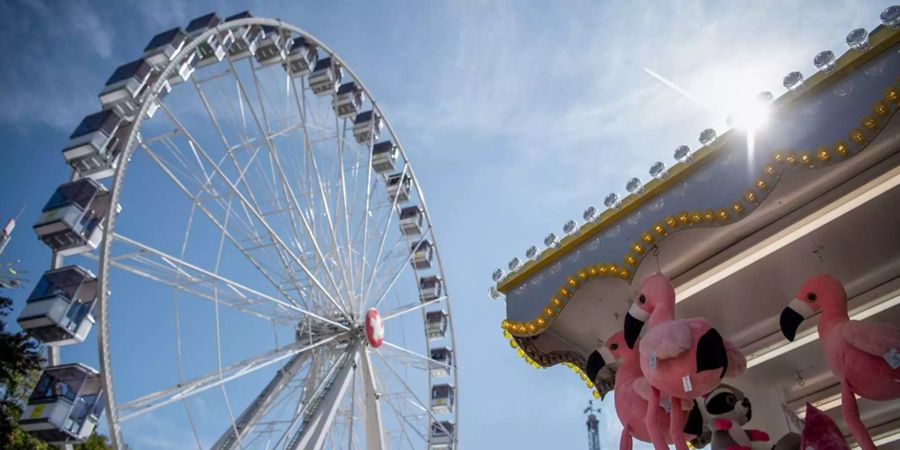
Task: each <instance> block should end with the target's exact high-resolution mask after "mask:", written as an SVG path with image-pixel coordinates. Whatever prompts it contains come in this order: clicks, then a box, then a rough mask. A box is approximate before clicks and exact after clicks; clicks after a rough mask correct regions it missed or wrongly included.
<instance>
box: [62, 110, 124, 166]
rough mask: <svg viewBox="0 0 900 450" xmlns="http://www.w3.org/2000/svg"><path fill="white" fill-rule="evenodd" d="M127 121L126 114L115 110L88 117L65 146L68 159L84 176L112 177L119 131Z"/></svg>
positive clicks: (64, 151) (65, 155)
mask: <svg viewBox="0 0 900 450" xmlns="http://www.w3.org/2000/svg"><path fill="white" fill-rule="evenodd" d="M123 123H124V119H123V118H122V116H120V115H119V114H118V113H117V112H116V111H115V110H112V109H106V110H103V111H100V112H97V113H94V114H91V115H89V116H87V117H85V118H84V119H83V120H82V121H81V123H80V124H79V125H78V128H76V129H75V131H74V132H73V133H72V134H71V135H70V136H69V143H68V144H67V145H66V147H65V148H64V149H63V157H64V158H65V159H66V162H67V163H68V164H69V165H70V166H72V169H74V170H75V171H76V172H78V174H79V175H80V176H83V177H87V176H89V177H92V178H95V179H102V178H106V177H109V176H112V174H113V171H114V169H115V166H116V158H117V156H118V155H119V148H118V139H117V138H116V133H117V132H118V131H119V129H120V128H121V127H122V125H123Z"/></svg>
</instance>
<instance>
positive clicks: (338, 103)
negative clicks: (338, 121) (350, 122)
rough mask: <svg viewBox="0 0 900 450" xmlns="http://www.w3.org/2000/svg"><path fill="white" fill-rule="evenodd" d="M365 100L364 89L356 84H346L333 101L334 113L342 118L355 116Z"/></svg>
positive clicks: (339, 88)
mask: <svg viewBox="0 0 900 450" xmlns="http://www.w3.org/2000/svg"><path fill="white" fill-rule="evenodd" d="M364 99H365V96H364V95H363V91H362V89H360V88H359V87H358V86H357V85H356V83H355V82H353V81H351V82H349V83H344V84H342V85H340V87H338V90H337V94H336V95H335V96H334V99H333V100H332V101H331V106H332V108H334V112H335V113H337V116H338V117H340V118H344V117H350V116H355V115H356V113H358V112H359V108H360V106H362V102H363V100H364Z"/></svg>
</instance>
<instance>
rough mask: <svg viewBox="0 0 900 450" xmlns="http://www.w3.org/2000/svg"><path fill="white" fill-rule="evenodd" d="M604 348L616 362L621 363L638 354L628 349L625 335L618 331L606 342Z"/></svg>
mask: <svg viewBox="0 0 900 450" xmlns="http://www.w3.org/2000/svg"><path fill="white" fill-rule="evenodd" d="M606 348H607V349H608V350H609V353H610V354H611V355H612V357H613V358H615V360H616V361H622V360H623V359H627V358H629V357H632V356H636V355H637V354H638V352H637V350H634V349H631V348H628V346H627V345H626V344H625V333H623V332H621V331H619V332H616V334H613V335H612V336H610V338H609V339H607V340H606Z"/></svg>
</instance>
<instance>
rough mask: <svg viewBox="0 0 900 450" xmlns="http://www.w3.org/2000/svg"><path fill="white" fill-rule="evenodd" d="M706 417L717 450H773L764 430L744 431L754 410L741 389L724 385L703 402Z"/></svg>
mask: <svg viewBox="0 0 900 450" xmlns="http://www.w3.org/2000/svg"><path fill="white" fill-rule="evenodd" d="M702 412H703V415H704V417H705V418H706V423H707V426H709V428H710V429H712V433H713V435H712V443H711V447H710V448H712V449H713V450H737V449H757V448H759V449H762V448H771V444H768V442H769V435H768V434H766V433H765V432H763V431H760V430H748V429H744V425H746V424H747V423H748V422H750V419H751V417H752V415H753V409H752V406H751V404H750V399H748V398H747V397H745V396H744V393H743V392H741V390H740V389H738V388H736V387H733V386H729V385H727V384H721V385H719V387H717V388H715V389H713V390H712V391H711V392H710V393H709V394H707V395H706V396H705V398H704V400H703V411H702Z"/></svg>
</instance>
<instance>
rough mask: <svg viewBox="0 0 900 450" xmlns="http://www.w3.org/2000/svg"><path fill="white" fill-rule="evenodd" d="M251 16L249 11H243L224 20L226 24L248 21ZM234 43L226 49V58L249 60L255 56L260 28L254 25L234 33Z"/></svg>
mask: <svg viewBox="0 0 900 450" xmlns="http://www.w3.org/2000/svg"><path fill="white" fill-rule="evenodd" d="M252 17H253V15H252V14H250V11H243V12H240V13H237V14H235V15H233V16H229V17H228V18H226V19H225V21H226V22H232V21H235V20H240V19H249V18H252ZM233 34H234V42H232V43H231V46H230V47H228V58H229V59H231V60H233V61H236V60H239V59H244V58H249V57H250V56H252V55H254V54H256V48H257V44H258V42H259V37H260V28H259V27H258V26H256V25H247V26H244V27H241V28H240V29H238V30H235V31H234V33H233Z"/></svg>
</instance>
